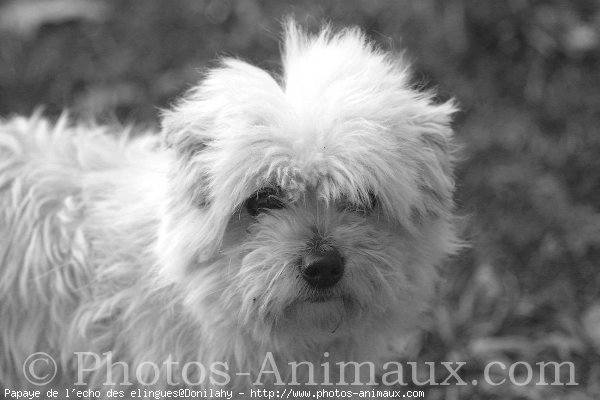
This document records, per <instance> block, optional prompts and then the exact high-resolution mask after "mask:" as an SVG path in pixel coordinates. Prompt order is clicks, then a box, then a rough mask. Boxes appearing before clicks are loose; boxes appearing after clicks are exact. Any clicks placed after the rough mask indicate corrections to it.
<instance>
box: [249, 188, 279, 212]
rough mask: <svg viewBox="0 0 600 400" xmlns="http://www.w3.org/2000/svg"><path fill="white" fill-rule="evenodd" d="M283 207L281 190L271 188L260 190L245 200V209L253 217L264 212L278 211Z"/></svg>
mask: <svg viewBox="0 0 600 400" xmlns="http://www.w3.org/2000/svg"><path fill="white" fill-rule="evenodd" d="M283 207H285V204H284V203H283V201H281V190H280V189H278V188H273V187H266V188H263V189H260V190H259V191H258V192H256V193H254V194H253V195H252V196H250V197H249V198H248V199H247V200H246V209H247V210H248V213H249V214H250V215H252V216H253V217H256V216H257V215H258V214H260V213H261V212H263V211H266V210H278V209H280V208H283Z"/></svg>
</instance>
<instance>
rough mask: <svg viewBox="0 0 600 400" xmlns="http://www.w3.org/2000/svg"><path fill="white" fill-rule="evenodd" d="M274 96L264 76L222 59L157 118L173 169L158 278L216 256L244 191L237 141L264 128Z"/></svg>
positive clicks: (271, 82)
mask: <svg viewBox="0 0 600 400" xmlns="http://www.w3.org/2000/svg"><path fill="white" fill-rule="evenodd" d="M280 96H281V89H280V87H279V85H278V84H277V82H276V81H275V79H273V77H271V75H269V74H268V73H267V72H265V71H263V70H261V69H259V68H257V67H254V66H252V65H250V64H247V63H245V62H243V61H239V60H233V59H226V60H224V61H223V62H222V65H221V66H220V67H219V68H216V69H214V70H212V71H210V72H209V73H208V74H207V75H206V77H205V79H204V80H203V81H202V82H201V83H200V84H199V85H198V86H197V87H195V88H193V89H192V90H190V91H189V92H188V93H187V94H186V95H185V96H184V97H183V98H182V99H181V100H180V101H179V102H177V104H176V105H175V107H173V109H172V110H169V111H165V112H163V119H162V136H163V142H164V144H165V146H166V147H167V149H168V152H169V154H170V157H171V171H170V175H169V192H168V194H167V197H168V201H167V202H166V204H165V206H164V209H163V212H162V215H161V222H160V223H161V227H160V229H159V234H158V241H157V243H158V246H157V254H158V256H159V257H160V269H161V272H164V273H166V274H168V275H172V276H182V275H184V274H185V272H186V271H188V270H189V269H190V268H193V267H194V266H198V265H201V264H202V263H203V262H205V261H207V260H209V259H211V258H212V257H214V255H215V254H216V253H217V252H218V250H219V248H220V245H221V242H222V239H223V235H224V233H225V229H226V226H227V224H228V222H229V219H230V217H231V215H232V214H233V212H234V210H235V207H236V202H237V200H238V199H237V197H239V196H240V195H241V192H243V185H245V182H240V181H241V180H243V179H237V178H235V174H236V173H240V171H239V170H241V173H242V174H246V173H247V169H244V168H245V166H244V165H239V163H240V161H239V160H238V159H239V158H240V156H239V155H238V152H239V151H241V150H243V147H241V145H240V144H239V143H238V141H237V139H236V138H238V137H240V136H243V135H248V133H250V132H252V129H258V128H256V127H257V126H258V127H259V128H260V127H261V126H265V125H268V123H269V121H270V120H271V119H272V116H271V115H270V114H269V113H271V112H273V110H276V109H277V104H281V103H282V101H281V98H280Z"/></svg>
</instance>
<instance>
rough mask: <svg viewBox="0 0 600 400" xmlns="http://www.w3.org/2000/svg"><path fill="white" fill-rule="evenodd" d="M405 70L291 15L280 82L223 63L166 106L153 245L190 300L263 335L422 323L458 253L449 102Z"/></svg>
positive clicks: (355, 37)
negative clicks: (162, 185) (161, 199)
mask: <svg viewBox="0 0 600 400" xmlns="http://www.w3.org/2000/svg"><path fill="white" fill-rule="evenodd" d="M408 78H409V77H408V74H407V71H406V68H405V67H404V66H403V65H401V64H400V63H399V62H398V61H397V60H395V59H394V58H393V57H392V56H390V55H386V54H383V53H382V52H380V51H379V50H376V49H374V48H373V46H372V45H370V44H369V43H367V42H366V41H365V39H364V37H363V36H362V35H361V33H360V32H358V31H356V30H349V31H344V32H341V33H339V34H332V33H331V32H329V31H328V30H325V31H324V32H322V33H321V34H320V35H319V36H316V37H308V36H307V35H305V34H304V33H302V32H300V31H299V30H298V29H297V28H296V27H295V26H293V25H289V26H288V30H287V34H286V40H285V55H284V59H283V74H282V76H281V79H280V80H279V81H277V80H276V79H275V78H273V77H272V76H271V75H269V74H268V73H266V72H264V71H262V70H260V69H258V68H256V67H253V66H251V65H249V64H246V63H244V62H241V61H236V60H227V61H225V62H224V64H223V66H222V67H221V68H220V69H216V70H213V71H212V72H210V73H209V74H208V75H207V77H206V79H205V80H204V81H203V82H202V83H201V85H200V86H199V87H198V88H196V89H194V90H193V91H192V92H191V93H190V94H189V95H188V96H187V97H186V98H185V99H184V100H183V101H182V102H181V103H180V104H179V105H178V106H177V107H176V108H175V109H174V110H173V111H171V112H169V113H167V114H166V115H165V119H164V121H163V124H164V134H165V140H166V142H167V144H168V146H170V148H171V151H172V154H173V160H174V166H173V171H172V175H171V182H170V185H171V187H170V193H171V199H170V202H169V203H168V204H167V205H166V207H165V210H164V212H163V221H162V227H161V231H160V232H159V243H158V254H159V255H160V257H161V264H160V268H161V272H162V273H164V275H165V276H174V277H176V278H178V279H179V280H180V281H181V282H187V285H184V286H185V288H186V289H185V291H186V292H187V295H188V303H189V304H191V305H192V308H194V307H196V308H202V307H204V306H206V307H210V304H212V303H214V302H219V304H221V305H225V306H226V307H231V310H233V311H234V312H233V313H232V315H231V318H237V319H238V321H239V322H242V323H243V324H244V325H242V326H246V327H248V328H249V330H251V331H254V332H255V333H257V335H258V336H264V331H265V329H266V330H268V331H269V332H271V333H273V332H275V333H278V334H281V332H298V331H299V330H300V331H302V332H311V333H312V334H313V335H312V336H311V338H313V339H315V338H318V337H319V335H329V337H331V335H332V334H336V332H339V331H342V332H346V333H347V332H351V331H353V330H357V329H383V328H384V327H389V328H391V329H404V328H410V327H412V326H413V325H414V324H415V321H416V319H417V317H418V315H419V313H421V312H422V311H423V309H424V307H425V306H426V304H427V300H428V298H429V297H430V296H431V292H432V288H433V284H434V282H435V277H436V274H435V271H434V267H435V266H436V265H437V264H438V263H439V262H440V261H441V259H442V258H443V257H444V256H446V255H447V254H449V253H451V252H452V251H453V250H454V248H455V235H454V231H453V226H452V192H453V186H454V185H453V181H452V177H451V160H450V156H449V152H448V147H449V140H450V135H451V130H450V128H449V123H450V116H451V114H452V113H453V112H454V111H455V110H454V107H453V105H452V104H451V103H444V104H434V103H433V101H432V99H431V95H429V94H424V93H419V92H417V91H415V90H413V89H411V88H410V87H409V82H408ZM202 313H204V311H202ZM342 326H343V329H338V328H340V327H342Z"/></svg>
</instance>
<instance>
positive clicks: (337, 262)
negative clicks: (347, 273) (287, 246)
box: [300, 249, 345, 289]
mask: <svg viewBox="0 0 600 400" xmlns="http://www.w3.org/2000/svg"><path fill="white" fill-rule="evenodd" d="M344 264H345V263H344V258H343V257H342V255H341V254H340V253H339V252H338V251H337V250H336V249H328V250H326V251H317V252H314V253H310V254H308V255H307V256H306V257H305V258H304V262H303V264H302V266H301V267H300V273H301V274H302V278H304V280H305V281H306V282H308V284H309V285H310V286H312V287H314V288H317V289H325V288H328V287H331V286H333V285H335V284H336V283H338V282H339V280H340V279H342V275H344Z"/></svg>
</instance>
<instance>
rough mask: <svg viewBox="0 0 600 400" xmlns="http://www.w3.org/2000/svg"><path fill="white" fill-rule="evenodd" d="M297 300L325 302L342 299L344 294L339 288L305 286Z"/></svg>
mask: <svg viewBox="0 0 600 400" xmlns="http://www.w3.org/2000/svg"><path fill="white" fill-rule="evenodd" d="M298 300H299V301H302V302H306V303H325V302H328V301H343V300H344V295H343V294H342V293H341V290H339V289H337V290H336V289H315V288H305V289H304V290H302V291H301V293H300V295H299V296H298Z"/></svg>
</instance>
